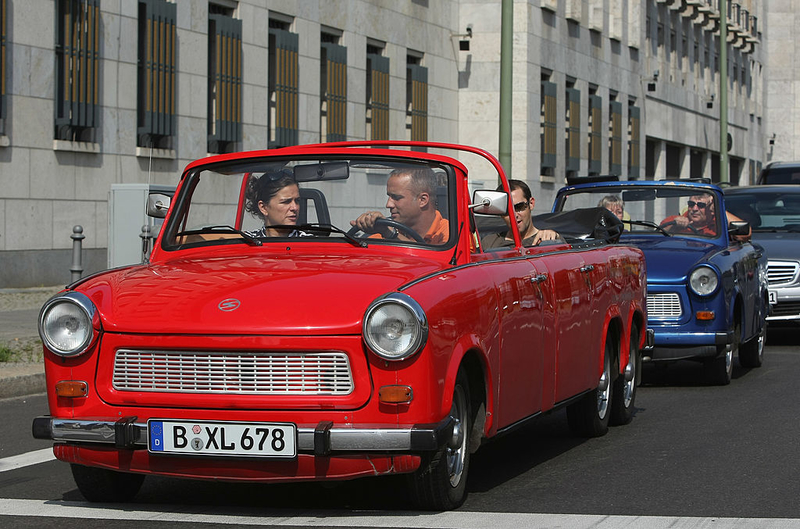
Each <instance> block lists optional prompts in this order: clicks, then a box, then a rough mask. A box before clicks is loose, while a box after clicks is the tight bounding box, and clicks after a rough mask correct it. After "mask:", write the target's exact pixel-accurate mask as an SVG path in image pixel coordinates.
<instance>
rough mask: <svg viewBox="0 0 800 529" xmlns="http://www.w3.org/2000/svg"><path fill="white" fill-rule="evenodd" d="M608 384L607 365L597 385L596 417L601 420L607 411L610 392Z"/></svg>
mask: <svg viewBox="0 0 800 529" xmlns="http://www.w3.org/2000/svg"><path fill="white" fill-rule="evenodd" d="M610 387H611V386H610V384H609V383H608V365H606V368H605V369H604V370H603V374H602V376H601V377H600V382H599V383H598V385H597V415H598V416H599V417H600V418H601V419H602V418H604V417H605V416H606V412H607V411H608V394H609V393H610V392H611V390H610Z"/></svg>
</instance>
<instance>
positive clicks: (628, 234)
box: [534, 178, 769, 384]
mask: <svg viewBox="0 0 800 529" xmlns="http://www.w3.org/2000/svg"><path fill="white" fill-rule="evenodd" d="M584 180H589V179H588V178H587V179H584ZM590 206H605V207H606V208H607V209H609V210H610V211H612V212H614V213H615V214H616V215H617V217H618V218H619V219H620V220H621V221H622V226H621V229H622V230H623V232H622V235H621V238H620V243H621V244H630V245H634V246H637V247H639V248H641V249H642V250H643V251H644V255H645V259H646V261H647V312H648V314H647V324H648V327H649V328H650V329H652V330H653V331H655V347H654V348H653V350H652V352H651V354H650V355H649V356H646V357H645V358H644V361H652V362H669V361H675V360H682V359H693V360H699V361H701V362H702V363H703V366H704V368H705V371H706V376H707V379H708V381H709V382H710V383H713V384H728V383H729V382H730V380H731V372H732V362H733V357H734V356H735V355H737V354H738V357H739V362H740V364H741V365H742V366H745V367H758V366H760V365H761V362H762V358H763V351H764V339H765V336H766V324H765V318H766V316H767V313H768V311H769V300H768V288H767V258H766V256H765V255H764V251H763V249H762V248H761V247H760V246H758V245H754V244H752V243H751V242H750V241H749V234H750V226H749V224H748V223H747V222H745V221H743V220H742V219H739V218H737V217H732V218H729V215H730V214H726V211H725V203H724V200H723V195H722V190H721V189H720V188H719V187H717V186H714V185H711V184H707V183H699V182H694V181H675V180H670V181H628V182H608V181H604V182H592V183H582V184H579V185H571V186H568V187H565V188H563V189H561V190H560V191H559V192H558V195H557V196H556V201H555V205H554V207H553V211H554V212H556V213H557V212H561V211H570V210H573V209H577V208H585V207H590ZM549 215H552V214H549ZM729 220H730V222H728V221H729ZM534 225H537V224H536V218H534Z"/></svg>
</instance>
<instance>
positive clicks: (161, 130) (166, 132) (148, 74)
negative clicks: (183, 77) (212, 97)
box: [136, 0, 177, 149]
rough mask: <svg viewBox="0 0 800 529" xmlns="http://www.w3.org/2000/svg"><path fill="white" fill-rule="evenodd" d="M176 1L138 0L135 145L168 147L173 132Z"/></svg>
mask: <svg viewBox="0 0 800 529" xmlns="http://www.w3.org/2000/svg"><path fill="white" fill-rule="evenodd" d="M176 18H177V5H176V4H173V3H169V2H166V1H165V0H140V1H139V28H138V30H139V50H138V71H137V102H136V103H137V104H136V132H137V134H136V145H137V146H139V147H153V148H157V149H171V148H172V139H173V136H174V135H175V133H176V121H177V118H176V116H177V112H176V108H175V74H176V64H175V48H176V41H175V37H176V31H177V29H176V23H175V21H176Z"/></svg>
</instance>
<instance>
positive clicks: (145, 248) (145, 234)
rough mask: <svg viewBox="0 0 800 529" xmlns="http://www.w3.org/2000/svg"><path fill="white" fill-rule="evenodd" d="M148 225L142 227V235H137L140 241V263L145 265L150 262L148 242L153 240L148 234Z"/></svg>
mask: <svg viewBox="0 0 800 529" xmlns="http://www.w3.org/2000/svg"><path fill="white" fill-rule="evenodd" d="M150 230H151V228H150V225H149V224H145V225H144V226H142V233H140V234H139V237H141V239H142V262H143V263H146V262H148V261H149V260H150V241H151V240H152V239H153V236H152V235H151V234H150Z"/></svg>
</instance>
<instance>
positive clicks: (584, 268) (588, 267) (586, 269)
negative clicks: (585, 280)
mask: <svg viewBox="0 0 800 529" xmlns="http://www.w3.org/2000/svg"><path fill="white" fill-rule="evenodd" d="M592 270H594V265H586V266H582V267H581V272H591V271H592Z"/></svg>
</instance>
